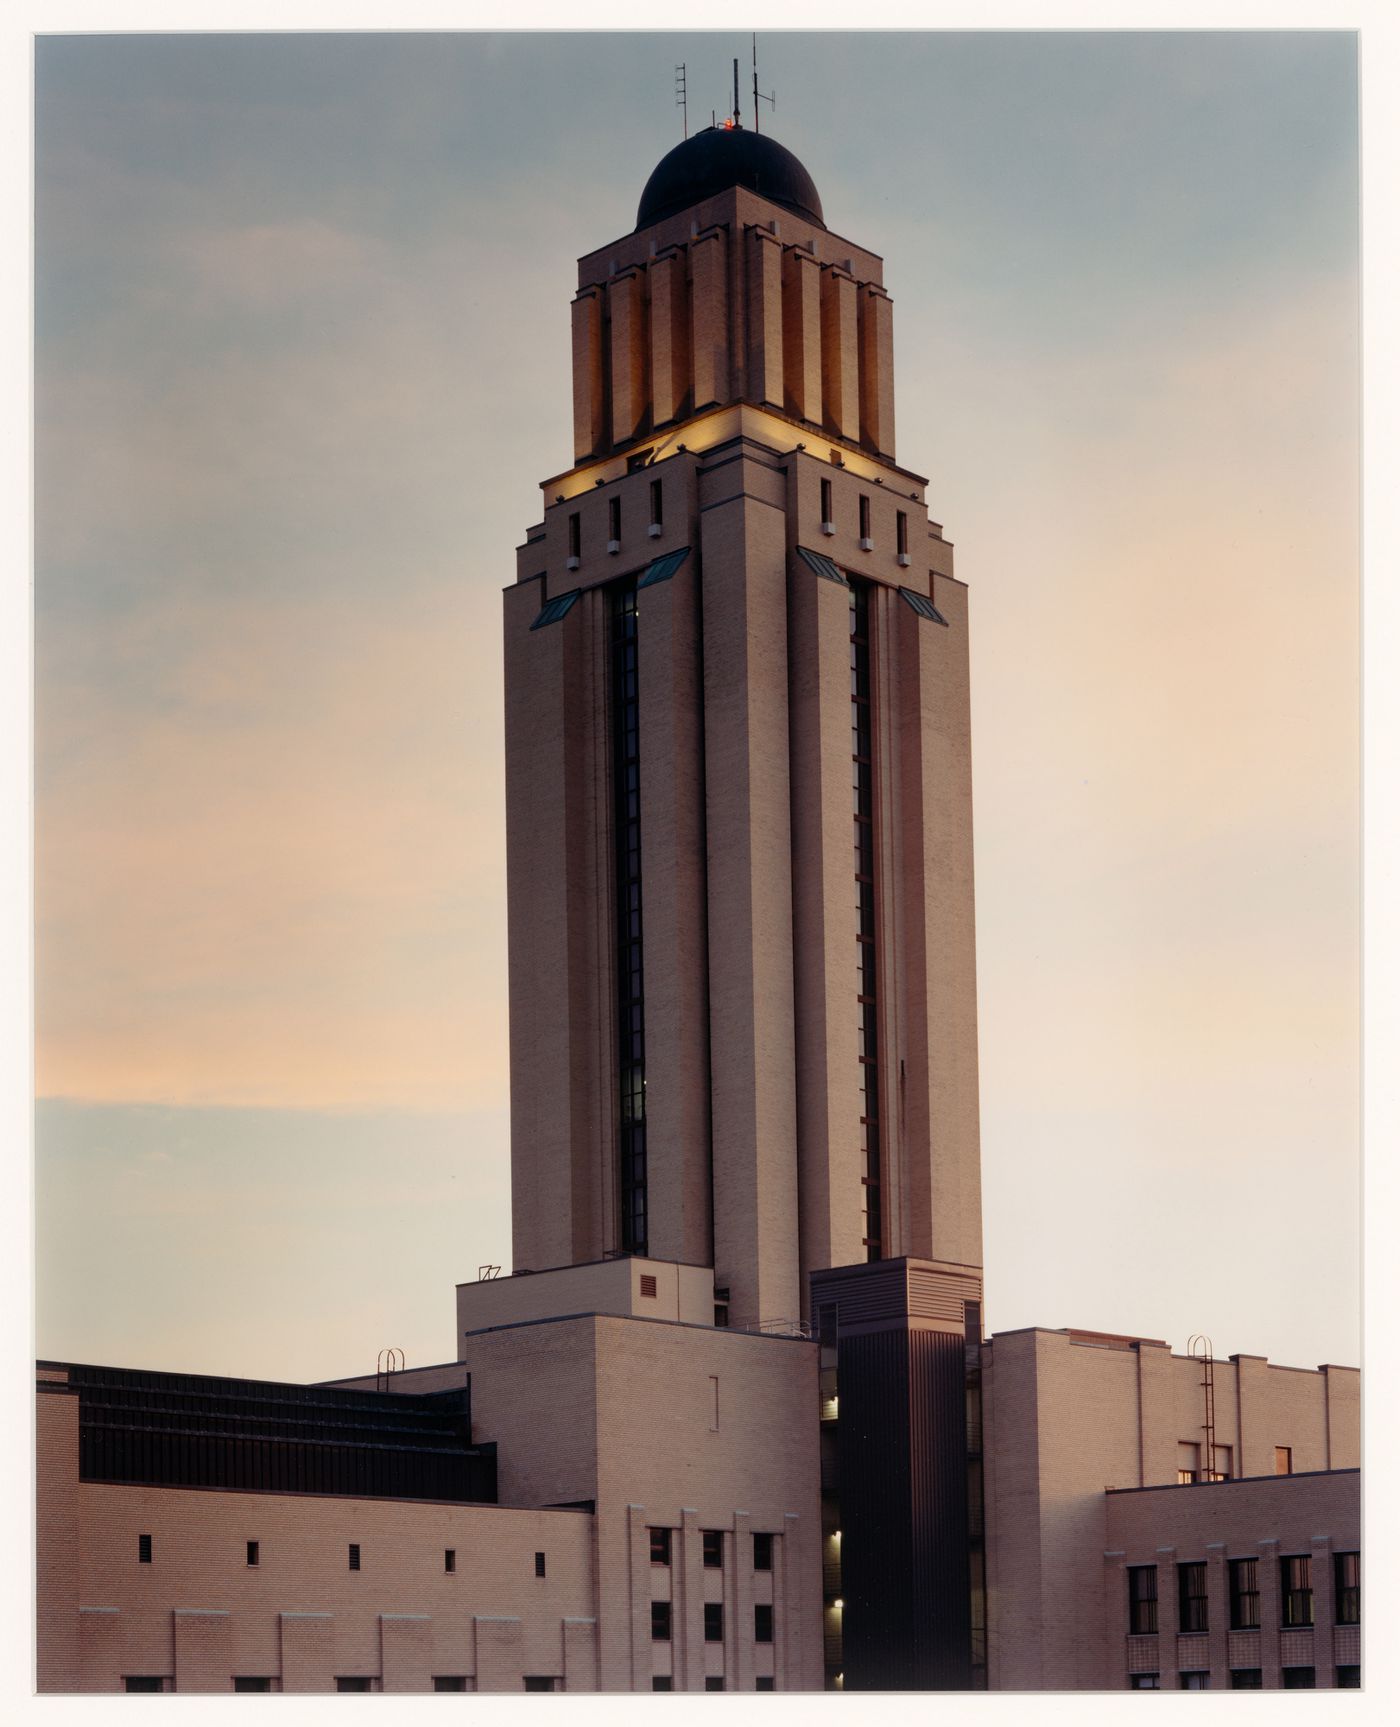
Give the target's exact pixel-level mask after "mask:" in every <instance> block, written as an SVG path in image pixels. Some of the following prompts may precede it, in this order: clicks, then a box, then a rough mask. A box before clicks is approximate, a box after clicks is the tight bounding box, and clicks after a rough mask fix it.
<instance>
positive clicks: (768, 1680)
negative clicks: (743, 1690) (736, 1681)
mask: <svg viewBox="0 0 1400 1727" xmlns="http://www.w3.org/2000/svg"><path fill="white" fill-rule="evenodd" d="M753 1688H754V1690H755V1691H776V1690H777V1689H778V1685H777V1681H776V1680H775V1679H774V1678H773V1675H772V1674H771V1673H760V1674H759V1676H758V1678H757V1679H755V1680H754V1682H753Z"/></svg>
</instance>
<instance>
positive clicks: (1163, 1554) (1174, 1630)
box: [1157, 1547, 1181, 1691]
mask: <svg viewBox="0 0 1400 1727" xmlns="http://www.w3.org/2000/svg"><path fill="white" fill-rule="evenodd" d="M1180 1621H1181V1615H1180V1613H1179V1612H1178V1611H1177V1594H1176V1548H1175V1547H1159V1548H1158V1549H1157V1646H1158V1652H1159V1654H1160V1657H1161V1666H1160V1668H1159V1669H1158V1671H1159V1672H1160V1673H1161V1675H1162V1679H1161V1684H1162V1689H1163V1690H1164V1691H1175V1690H1177V1689H1178V1688H1179V1686H1180V1683H1181V1667H1180V1662H1179V1658H1178V1656H1177V1652H1176V1640H1177V1638H1178V1637H1179V1636H1180V1635H1181V1623H1180Z"/></svg>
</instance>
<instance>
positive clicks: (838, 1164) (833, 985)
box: [788, 558, 913, 1298]
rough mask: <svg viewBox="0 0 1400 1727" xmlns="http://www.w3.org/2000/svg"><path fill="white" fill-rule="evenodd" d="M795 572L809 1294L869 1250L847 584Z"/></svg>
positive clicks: (795, 759) (800, 1056)
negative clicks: (814, 1276)
mask: <svg viewBox="0 0 1400 1727" xmlns="http://www.w3.org/2000/svg"><path fill="white" fill-rule="evenodd" d="M790 583H791V592H790V599H789V606H788V615H789V620H790V630H791V636H790V641H791V650H790V661H791V687H790V701H791V712H790V716H789V722H790V733H791V752H792V823H793V827H792V896H793V905H792V916H793V966H794V991H795V1005H796V1038H797V1044H796V1048H797V1145H798V1170H799V1177H798V1199H799V1207H800V1219H801V1232H802V1233H801V1250H802V1273H803V1276H802V1287H803V1294H804V1298H805V1295H806V1287H807V1273H808V1272H811V1271H814V1270H821V1269H824V1268H825V1267H827V1266H832V1265H852V1264H854V1263H855V1262H856V1261H858V1260H861V1259H863V1258H864V1257H865V1249H864V1248H863V1247H862V1245H861V1228H860V1208H861V1187H860V1180H861V1174H860V1098H861V1093H860V1084H859V1080H860V1064H859V1054H860V1051H859V1042H858V1040H859V1006H858V1003H857V1000H856V991H857V981H856V980H857V972H856V941H855V922H854V905H855V885H856V884H855V862H854V849H853V837H852V835H853V824H852V820H851V771H852V766H851V717H852V707H851V671H850V633H851V608H850V592H849V590H848V589H846V588H844V587H838V586H837V585H836V583H835V582H830V581H824V580H822V578H821V577H819V576H816V575H814V574H813V573H812V571H811V570H809V569H808V568H807V566H806V565H805V564H804V563H802V562H801V561H800V560H799V559H796V558H794V560H793V568H792V572H791V576H790ZM910 616H911V617H912V616H913V614H912V613H911V614H910ZM891 1113H893V1111H891Z"/></svg>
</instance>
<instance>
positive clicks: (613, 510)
mask: <svg viewBox="0 0 1400 1727" xmlns="http://www.w3.org/2000/svg"><path fill="white" fill-rule="evenodd" d="M608 539H609V540H610V541H611V542H612V544H613V545H614V546H616V545H620V544H621V542H622V499H621V498H609V499H608Z"/></svg>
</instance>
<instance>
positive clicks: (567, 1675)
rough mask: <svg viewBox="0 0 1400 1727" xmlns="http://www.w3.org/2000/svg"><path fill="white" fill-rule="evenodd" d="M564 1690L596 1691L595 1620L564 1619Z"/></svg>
mask: <svg viewBox="0 0 1400 1727" xmlns="http://www.w3.org/2000/svg"><path fill="white" fill-rule="evenodd" d="M564 1689H565V1690H566V1691H596V1690H597V1689H598V1621H597V1620H596V1619H566V1620H565V1621H564Z"/></svg>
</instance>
